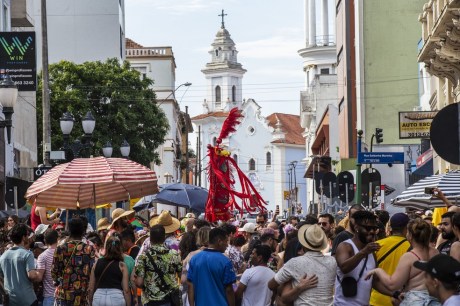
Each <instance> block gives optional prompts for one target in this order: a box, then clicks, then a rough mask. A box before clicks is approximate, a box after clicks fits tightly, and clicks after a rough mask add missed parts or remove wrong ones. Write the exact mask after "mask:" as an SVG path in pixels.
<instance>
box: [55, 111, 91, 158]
mask: <svg viewBox="0 0 460 306" xmlns="http://www.w3.org/2000/svg"><path fill="white" fill-rule="evenodd" d="M74 123H75V120H74V118H73V116H72V114H71V113H69V112H65V113H64V114H63V115H62V117H61V119H60V126H61V132H62V135H63V138H64V144H63V148H64V150H65V151H70V152H72V156H73V158H78V157H80V156H81V152H82V151H84V150H87V149H89V148H91V146H92V143H91V138H92V136H93V131H94V128H95V126H96V119H94V117H93V114H92V113H91V112H90V111H88V112H87V113H86V116H85V117H83V119H82V120H81V123H82V126H83V131H84V132H85V135H84V136H83V141H81V140H80V139H77V140H76V141H75V142H73V143H69V140H70V133H71V132H72V129H73V125H74ZM67 160H69V158H67Z"/></svg>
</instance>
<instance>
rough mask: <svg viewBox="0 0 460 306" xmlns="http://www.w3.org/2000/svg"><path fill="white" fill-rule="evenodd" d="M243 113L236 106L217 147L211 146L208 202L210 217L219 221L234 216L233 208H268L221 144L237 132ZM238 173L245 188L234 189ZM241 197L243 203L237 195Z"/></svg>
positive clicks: (252, 210) (207, 215) (222, 131)
mask: <svg viewBox="0 0 460 306" xmlns="http://www.w3.org/2000/svg"><path fill="white" fill-rule="evenodd" d="M242 117H243V115H242V114H241V112H240V111H239V110H238V108H236V107H235V108H233V109H232V110H231V111H230V113H229V115H228V117H227V119H225V121H224V124H223V125H222V130H221V132H220V135H219V138H217V140H216V146H215V147H214V146H212V145H210V144H209V145H208V157H209V164H208V178H209V185H210V187H209V194H208V200H207V201H206V212H205V213H206V219H208V220H210V221H212V222H214V221H217V220H228V219H230V217H231V210H233V209H237V210H239V212H240V214H243V210H244V209H246V210H247V211H249V212H254V211H255V210H256V209H257V208H259V209H260V210H265V206H264V205H266V204H267V203H266V202H265V201H264V200H263V199H262V197H261V196H260V194H259V193H258V192H257V190H256V188H255V187H254V185H253V184H252V183H251V181H250V180H249V179H248V177H247V176H246V175H245V174H244V173H243V171H241V169H240V168H239V167H238V165H237V163H236V162H235V160H234V159H233V158H232V157H231V156H230V152H228V151H226V150H224V149H223V148H222V147H221V146H220V145H221V143H222V140H223V139H225V138H227V137H228V136H229V135H230V134H231V133H233V132H235V131H236V129H235V127H236V126H237V125H238V124H239V123H240V118H242ZM233 172H236V177H237V178H238V180H239V182H240V185H241V191H239V192H238V191H236V190H235V189H234V185H235V177H234V174H233ZM236 197H238V198H240V199H241V206H240V205H238V203H237V202H236V200H235V198H236Z"/></svg>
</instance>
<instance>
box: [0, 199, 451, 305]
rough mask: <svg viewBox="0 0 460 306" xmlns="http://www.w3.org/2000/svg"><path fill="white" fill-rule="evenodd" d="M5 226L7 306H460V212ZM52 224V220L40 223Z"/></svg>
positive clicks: (2, 289)
mask: <svg viewBox="0 0 460 306" xmlns="http://www.w3.org/2000/svg"><path fill="white" fill-rule="evenodd" d="M452 208H453V209H450V211H448V212H446V213H444V214H443V215H442V216H441V222H440V223H439V224H436V226H434V225H433V224H432V220H433V216H432V215H431V212H430V211H427V212H423V213H422V214H417V213H411V214H406V213H396V214H394V215H392V216H391V217H390V216H389V214H388V213H387V212H386V211H375V212H371V211H368V210H365V209H364V208H363V207H362V206H360V205H354V206H351V207H350V209H349V210H348V212H347V215H346V217H345V218H343V219H342V220H341V221H340V222H338V223H337V222H336V220H335V219H334V216H332V215H331V214H327V213H325V214H320V215H319V216H316V215H307V216H306V217H304V218H302V219H301V218H299V217H297V216H291V217H289V218H288V219H287V220H285V219H277V218H276V216H274V217H273V218H272V219H270V220H269V219H268V216H267V214H264V213H260V214H259V215H258V216H257V218H256V222H255V223H250V222H248V223H244V221H243V222H241V220H235V219H231V220H229V221H227V222H218V223H214V224H211V223H209V222H207V221H206V220H203V219H200V218H196V216H195V215H194V214H192V213H189V214H187V215H186V216H185V217H184V218H182V219H181V220H179V219H177V218H176V217H175V216H173V215H172V214H171V213H170V212H169V211H163V212H161V213H160V214H159V215H152V216H151V218H150V220H148V222H147V221H145V224H144V226H143V227H139V225H136V226H133V225H132V224H130V222H132V221H133V220H138V223H139V221H140V222H141V221H142V220H140V219H136V216H135V212H134V211H125V210H123V209H121V208H117V209H115V210H114V211H113V212H112V215H111V220H110V221H109V220H108V219H107V218H101V219H100V220H98V224H97V229H96V230H94V231H93V230H92V229H91V228H90V229H88V221H87V220H86V218H85V217H83V216H76V217H74V218H72V219H70V220H69V221H68V224H67V226H66V225H65V224H63V223H62V222H60V221H59V217H58V216H59V215H58V214H57V213H56V214H52V215H50V216H48V215H46V212H45V215H44V214H43V212H38V211H37V213H35V215H36V216H37V218H35V220H34V221H33V222H32V224H31V226H29V225H27V224H26V223H22V222H20V220H18V219H17V218H16V217H15V216H11V217H8V219H4V220H0V239H1V241H0V242H1V253H2V255H1V257H0V274H1V276H2V278H1V280H2V281H1V282H0V284H1V286H0V293H1V296H2V301H3V305H20V306H26V305H46V306H48V305H57V306H68V305H94V306H102V305H114V306H118V305H120V306H121V305H146V306H178V305H183V306H188V305H190V306H195V305H196V306H213V305H218V306H220V305H222V306H224V305H230V306H233V305H241V306H257V305H260V306H270V305H277V306H286V305H295V306H297V305H312V306H322V305H338V306H339V305H360V306H362V305H373V306H386V305H401V306H408V305H410V306H418V305H420V306H422V305H423V306H425V305H426V306H437V305H447V306H452V305H460V296H459V295H458V294H459V288H460V286H459V285H460V262H459V261H460V241H459V238H460V212H457V211H456V210H457V208H456V207H452ZM43 220H45V222H42V221H43Z"/></svg>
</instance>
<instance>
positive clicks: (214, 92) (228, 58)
mask: <svg viewBox="0 0 460 306" xmlns="http://www.w3.org/2000/svg"><path fill="white" fill-rule="evenodd" d="M226 15H227V14H224V10H222V14H221V15H219V16H221V17H222V25H221V27H220V29H219V31H218V32H217V34H216V38H215V39H214V42H213V43H212V44H211V50H209V52H208V53H209V54H210V55H211V62H209V63H207V64H206V67H205V68H204V69H203V70H201V72H203V73H204V75H205V77H206V84H207V86H206V87H207V89H206V90H207V93H206V97H207V98H206V99H205V100H204V103H203V107H204V109H203V113H205V114H206V113H212V112H222V111H223V112H228V111H230V110H231V109H232V108H234V107H239V108H241V104H242V99H243V94H242V79H243V75H244V74H245V73H246V70H245V69H243V67H242V65H241V64H240V63H238V57H237V55H238V51H237V50H236V48H235V43H234V42H233V40H232V39H231V37H230V33H229V32H228V31H227V29H226V28H225V23H224V16H226Z"/></svg>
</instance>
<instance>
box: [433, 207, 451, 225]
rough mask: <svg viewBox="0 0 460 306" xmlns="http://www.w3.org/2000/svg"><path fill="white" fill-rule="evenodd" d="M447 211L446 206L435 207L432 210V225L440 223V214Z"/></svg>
mask: <svg viewBox="0 0 460 306" xmlns="http://www.w3.org/2000/svg"><path fill="white" fill-rule="evenodd" d="M446 212H447V208H446V207H436V208H435V209H434V212H433V221H431V222H432V223H433V225H434V226H438V224H439V223H441V220H442V218H441V216H442V215H444V214H445V213H446Z"/></svg>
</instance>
